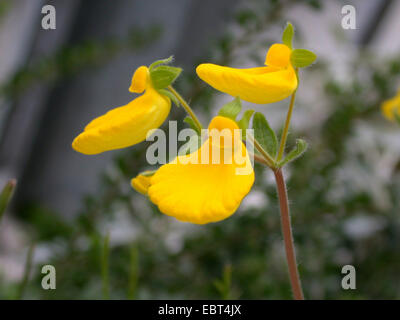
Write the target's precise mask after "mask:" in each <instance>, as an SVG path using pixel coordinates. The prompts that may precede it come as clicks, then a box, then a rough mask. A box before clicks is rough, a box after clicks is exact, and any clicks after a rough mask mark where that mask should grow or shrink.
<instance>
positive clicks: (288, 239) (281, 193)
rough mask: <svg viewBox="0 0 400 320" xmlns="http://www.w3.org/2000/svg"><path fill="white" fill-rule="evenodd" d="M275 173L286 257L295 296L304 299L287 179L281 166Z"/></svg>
mask: <svg viewBox="0 0 400 320" xmlns="http://www.w3.org/2000/svg"><path fill="white" fill-rule="evenodd" d="M274 174H275V180H276V189H277V191H278V197H279V206H280V210H281V222H282V233H283V240H284V243H285V252H286V259H287V263H288V270H289V277H290V283H291V286H292V291H293V296H294V298H295V299H296V300H304V296H303V290H302V288H301V282H300V276H299V271H298V269H297V262H296V253H295V249H294V241H293V235H292V226H291V223H290V212H289V200H288V196H287V191H286V184H285V179H284V177H283V173H282V169H281V168H280V169H277V170H274Z"/></svg>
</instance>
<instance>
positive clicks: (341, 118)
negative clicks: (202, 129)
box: [0, 0, 400, 299]
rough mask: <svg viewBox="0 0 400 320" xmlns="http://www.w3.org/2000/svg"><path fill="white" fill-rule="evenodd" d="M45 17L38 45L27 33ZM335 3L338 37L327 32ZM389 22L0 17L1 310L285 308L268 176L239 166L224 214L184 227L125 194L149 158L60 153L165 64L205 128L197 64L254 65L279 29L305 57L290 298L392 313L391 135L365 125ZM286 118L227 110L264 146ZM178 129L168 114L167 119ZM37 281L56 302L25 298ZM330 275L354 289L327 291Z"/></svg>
mask: <svg viewBox="0 0 400 320" xmlns="http://www.w3.org/2000/svg"><path fill="white" fill-rule="evenodd" d="M45 4H51V5H53V6H54V7H55V8H56V19H57V20H56V29H55V30H43V29H42V27H41V19H42V17H43V16H44V15H43V14H42V13H41V9H42V7H43V6H44V5H45ZM346 4H351V5H353V6H354V7H355V9H356V29H355V30H345V29H343V28H342V24H341V22H342V18H343V16H344V15H343V14H342V7H343V6H344V5H346ZM399 15H400V2H399V1H392V0H357V1H339V0H330V1H322V0H319V1H318V0H298V1H290V0H287V1H284V0H282V1H278V0H246V1H244V0H219V1H213V0H169V1H163V0H147V1H140V0H115V1H107V0H96V1H95V0H68V1H65V0H53V1H50V0H47V1H44V0H43V1H42V0H0V48H1V50H0V183H1V185H4V184H5V183H6V181H7V180H8V179H9V178H16V179H17V180H18V186H17V189H16V193H15V195H14V198H13V201H12V203H11V206H10V207H9V208H8V210H7V212H6V214H5V215H4V216H3V218H2V220H1V223H0V298H3V299H15V298H23V299H101V298H108V297H109V298H111V299H126V298H129V299H161V298H166V299H175V298H185V299H199V298H201V299H217V298H226V297H228V298H232V299H237V298H239V299H290V298H291V290H290V284H289V279H288V274H287V268H286V260H285V255H284V248H283V245H282V237H281V230H280V218H279V210H278V202H277V196H276V192H275V185H274V181H273V177H272V175H271V174H270V172H268V171H267V170H263V168H261V167H259V166H258V165H256V167H255V170H256V171H257V175H256V177H257V178H256V185H255V187H254V188H253V189H252V191H251V193H250V194H249V195H248V196H247V197H246V198H245V200H244V201H243V203H242V205H241V206H240V208H239V210H238V211H237V212H236V213H235V214H234V215H233V216H232V217H231V218H229V219H228V220H225V221H222V222H219V223H214V224H209V225H204V226H197V225H189V224H185V223H180V222H178V221H176V220H175V219H173V218H170V217H167V216H164V215H162V214H161V213H159V211H158V210H157V209H156V208H155V206H154V205H152V204H151V203H149V202H148V201H147V199H146V198H145V197H143V196H142V195H140V194H138V193H136V192H135V191H134V190H133V189H131V187H130V179H131V178H132V177H134V176H135V175H136V174H137V173H138V172H141V171H143V170H145V169H148V168H149V167H148V165H147V164H146V159H145V150H146V147H147V146H148V143H142V144H140V145H136V146H134V147H131V148H128V149H124V150H118V151H112V152H106V153H103V154H100V155H96V156H85V155H82V154H79V153H76V152H75V151H73V149H72V148H71V142H72V140H73V138H74V137H75V136H76V135H77V134H78V133H80V132H81V130H82V129H83V127H84V126H85V124H86V123H87V122H89V121H90V120H91V119H92V118H94V117H97V116H99V115H101V114H103V113H104V112H105V111H106V110H108V109H110V108H112V107H116V106H119V105H123V104H126V103H127V102H129V101H130V100H132V99H133V98H134V97H135V96H134V95H132V94H131V93H129V92H128V87H129V85H130V80H131V76H132V73H133V72H134V70H135V69H136V68H137V67H138V66H140V65H149V64H150V63H152V62H153V61H154V60H157V59H160V58H166V57H168V56H170V55H172V54H173V55H174V56H175V63H174V64H175V65H177V66H180V67H182V68H184V72H183V75H182V76H181V77H180V78H179V79H178V81H177V83H176V87H177V88H178V89H179V90H180V92H181V93H182V94H183V95H184V96H185V97H187V99H189V100H190V102H191V105H192V106H193V108H194V110H195V111H196V112H197V113H198V114H199V116H200V118H201V119H202V120H203V123H208V122H209V120H210V119H211V117H212V116H214V115H215V114H216V113H217V110H218V109H219V107H221V105H222V104H223V103H225V102H226V101H229V100H230V99H231V97H229V96H227V95H224V94H222V93H220V92H217V91H214V90H212V89H211V88H210V87H209V86H207V85H206V84H205V83H202V82H201V81H200V80H199V79H198V78H197V76H196V74H195V67H196V66H197V64H199V63H201V62H213V63H217V64H222V65H229V66H235V67H252V66H260V65H263V62H264V58H265V54H266V52H267V49H268V47H269V46H270V45H271V44H272V43H274V42H279V41H280V38H281V33H282V31H283V29H284V27H285V25H286V22H287V21H291V22H292V23H293V24H294V26H295V28H296V35H295V40H294V46H295V47H297V48H307V49H310V50H312V51H314V52H315V53H316V54H317V55H318V61H317V63H316V64H315V65H313V66H312V67H310V68H307V69H305V70H302V72H301V75H300V77H301V85H300V88H299V91H298V98H297V101H296V108H295V112H294V119H293V122H292V132H291V133H292V134H291V136H290V137H291V139H289V144H290V145H293V144H294V137H303V138H305V139H306V140H307V141H308V142H309V144H310V148H309V150H308V151H307V153H306V155H305V156H304V157H303V158H302V159H300V160H299V161H297V162H295V163H293V164H292V165H290V166H289V167H288V168H287V170H286V172H285V174H286V176H287V179H288V189H289V197H290V198H291V208H292V223H293V226H294V238H295V243H296V247H297V256H298V262H299V268H300V274H301V277H302V282H303V286H304V291H305V296H306V298H311V299H367V298H369V299H398V298H400V287H399V286H398V283H399V282H400V272H399V270H400V212H399V210H400V199H399V198H400V197H399V194H400V127H398V126H396V125H395V124H394V123H390V122H388V121H387V120H385V119H384V118H383V117H382V115H381V112H380V104H381V102H382V101H383V100H385V99H388V98H391V97H392V96H394V94H395V93H396V91H397V89H398V87H399V86H400V38H399V36H398V33H399V30H400V20H399V19H398V17H399ZM287 105H288V101H283V102H282V103H277V104H273V105H268V106H267V107H266V106H260V105H252V104H250V103H244V106H245V107H246V108H250V107H251V108H253V109H255V110H257V111H260V112H263V113H264V115H265V116H266V117H267V119H268V120H269V122H270V124H271V126H272V127H273V128H274V129H275V130H277V131H278V130H280V128H281V126H282V124H283V121H284V117H285V115H286V110H287ZM184 116H185V115H184V112H183V110H181V109H177V108H175V107H174V108H173V111H172V112H171V115H170V119H183V118H184ZM163 128H165V129H167V123H165V124H164V126H163ZM107 234H108V235H109V251H106V250H105V249H104V247H105V244H104V243H105V242H104V240H105V239H106V235H107ZM105 255H109V275H108V280H107V274H106V273H105V272H104V270H105V269H104V258H105ZM102 261H103V263H102ZM45 264H51V265H54V266H55V268H56V270H57V289H56V290H43V289H42V287H41V279H42V277H43V275H42V274H41V268H42V266H43V265H45ZM346 264H351V265H354V266H355V268H356V271H357V289H356V290H343V289H342V287H341V279H342V276H343V275H342V274H341V269H342V267H343V266H344V265H346ZM102 266H103V269H102ZM105 281H106V282H107V283H108V286H109V289H108V290H107V288H105V287H104V283H105ZM108 292H109V293H108Z"/></svg>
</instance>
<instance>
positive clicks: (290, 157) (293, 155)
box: [278, 139, 308, 167]
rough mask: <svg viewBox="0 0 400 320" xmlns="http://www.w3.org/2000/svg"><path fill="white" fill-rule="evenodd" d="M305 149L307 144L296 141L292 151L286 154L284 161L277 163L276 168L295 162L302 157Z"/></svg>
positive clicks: (302, 141) (300, 140)
mask: <svg viewBox="0 0 400 320" xmlns="http://www.w3.org/2000/svg"><path fill="white" fill-rule="evenodd" d="M307 148H308V143H307V142H306V141H305V140H303V139H297V140H296V146H295V147H294V148H293V149H292V151H290V152H289V153H288V154H287V156H286V157H285V159H283V160H282V161H281V162H280V163H279V165H278V167H283V166H284V165H286V164H287V163H289V162H292V161H294V160H296V159H297V158H299V157H301V156H302V155H303V153H304V152H306V150H307Z"/></svg>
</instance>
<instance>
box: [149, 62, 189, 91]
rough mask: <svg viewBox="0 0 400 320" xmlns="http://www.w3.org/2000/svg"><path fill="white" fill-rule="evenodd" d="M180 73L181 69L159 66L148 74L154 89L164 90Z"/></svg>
mask: <svg viewBox="0 0 400 320" xmlns="http://www.w3.org/2000/svg"><path fill="white" fill-rule="evenodd" d="M181 72H182V69H181V68H176V67H170V66H159V67H157V68H155V69H153V70H152V71H151V72H150V79H151V82H152V84H153V87H154V88H155V89H157V90H159V89H164V88H166V87H168V86H169V85H171V84H172V83H173V82H174V81H175V80H176V78H178V77H179V75H180V73H181Z"/></svg>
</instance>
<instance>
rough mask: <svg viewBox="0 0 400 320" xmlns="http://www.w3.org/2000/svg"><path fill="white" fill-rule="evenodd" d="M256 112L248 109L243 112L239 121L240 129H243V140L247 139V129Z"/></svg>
mask: <svg viewBox="0 0 400 320" xmlns="http://www.w3.org/2000/svg"><path fill="white" fill-rule="evenodd" d="M253 113H254V110H246V111H245V112H244V114H243V117H242V119H240V120H239V121H237V124H238V126H239V128H240V129H242V140H243V141H244V140H246V130H247V129H248V127H249V123H250V119H251V117H252V115H253Z"/></svg>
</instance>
